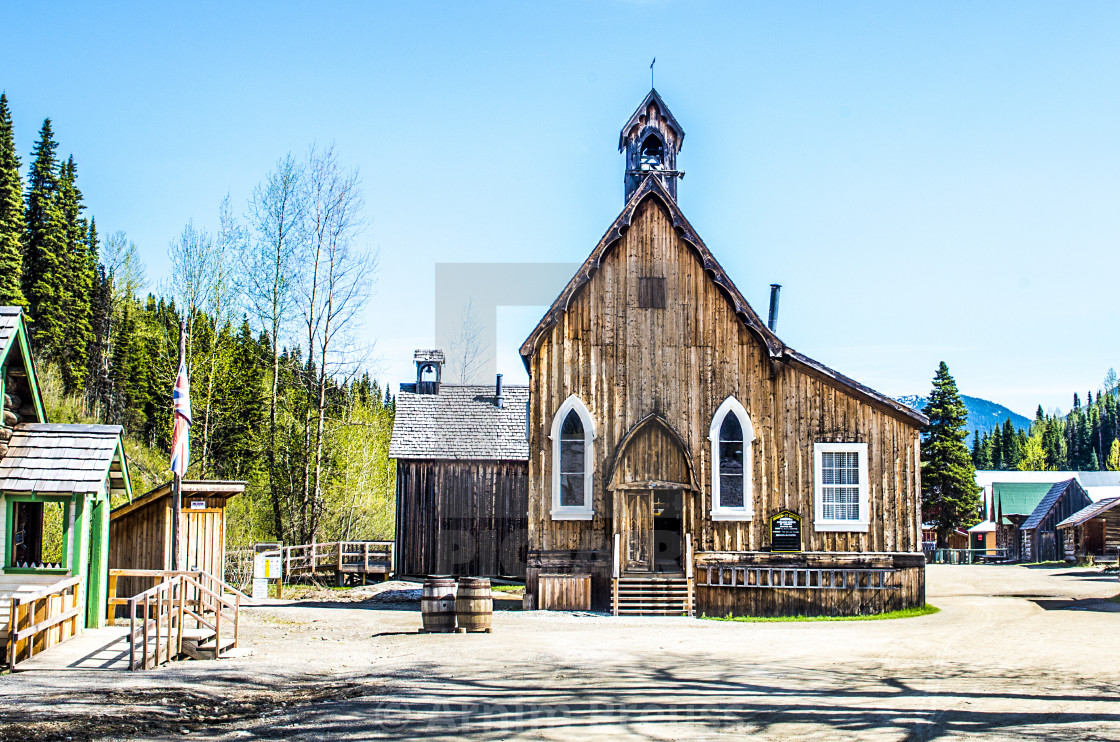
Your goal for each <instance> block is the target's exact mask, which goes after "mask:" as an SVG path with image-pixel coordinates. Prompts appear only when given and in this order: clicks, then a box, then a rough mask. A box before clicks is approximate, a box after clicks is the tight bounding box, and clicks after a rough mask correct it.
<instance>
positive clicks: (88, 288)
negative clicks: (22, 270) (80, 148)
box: [57, 155, 97, 393]
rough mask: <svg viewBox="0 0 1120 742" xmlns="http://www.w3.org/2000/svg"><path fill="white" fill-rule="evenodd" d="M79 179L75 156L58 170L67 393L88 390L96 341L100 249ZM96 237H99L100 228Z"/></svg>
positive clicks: (62, 359)
mask: <svg viewBox="0 0 1120 742" xmlns="http://www.w3.org/2000/svg"><path fill="white" fill-rule="evenodd" d="M77 180H78V166H77V165H76V164H75V163H74V157H73V155H71V156H70V157H69V159H67V161H66V162H64V163H62V165H61V166H60V167H59V172H58V200H59V206H60V208H61V209H62V216H63V219H64V221H65V224H66V247H65V251H64V253H63V258H62V274H61V275H62V284H61V286H60V295H61V305H62V320H63V322H64V323H65V327H66V340H65V344H64V345H62V346H61V348H60V349H59V352H58V354H57V355H58V363H59V367H60V370H61V371H62V382H63V387H64V388H65V390H66V391H67V393H73V392H75V391H78V390H80V389H84V387H85V381H86V377H87V375H88V374H89V349H90V345H91V344H92V343H93V327H92V314H93V313H92V311H91V310H92V305H91V302H92V299H93V279H94V272H95V270H96V266H97V252H96V248H94V249H93V251H92V252H91V250H90V224H89V222H88V221H87V220H86V219H85V218H84V217H82V212H83V211H84V210H85V205H84V204H83V203H82V192H81V191H80V190H78V183H77ZM93 237H94V239H96V231H95V232H94V234H93Z"/></svg>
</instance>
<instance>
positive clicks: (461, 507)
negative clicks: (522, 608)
mask: <svg viewBox="0 0 1120 742" xmlns="http://www.w3.org/2000/svg"><path fill="white" fill-rule="evenodd" d="M413 358H414V360H415V362H416V383H415V384H401V386H400V393H399V394H398V395H397V408H396V417H395V420H394V424H393V440H392V442H391V443H390V444H389V456H390V458H394V459H396V461H397V532H396V549H397V562H396V571H397V574H400V575H428V574H449V575H457V576H461V575H477V576H480V577H507V578H514V579H522V578H524V577H525V554H526V549H527V534H526V529H527V525H528V523H527V521H526V515H527V513H528V507H529V505H528V497H529V494H528V493H529V461H528V458H529V451H528V442H527V441H526V440H525V408H526V403H527V402H528V400H529V389H528V387H525V386H512V385H507V386H503V385H502V384H501V377H500V376H499V378H498V380H497V383H496V384H495V385H494V386H475V385H463V384H444V383H442V382H441V379H440V377H441V376H442V366H443V358H444V356H443V352H442V351H439V350H417V351H416V353H415V354H414V356H413Z"/></svg>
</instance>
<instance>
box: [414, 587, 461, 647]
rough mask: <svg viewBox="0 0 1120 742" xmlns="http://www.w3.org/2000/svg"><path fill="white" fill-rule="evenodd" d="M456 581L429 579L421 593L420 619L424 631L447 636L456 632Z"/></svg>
mask: <svg viewBox="0 0 1120 742" xmlns="http://www.w3.org/2000/svg"><path fill="white" fill-rule="evenodd" d="M455 589H456V586H455V580H453V579H451V578H450V577H429V578H428V579H426V580H424V589H423V590H421V592H420V618H421V620H423V622H424V631H426V632H429V633H432V634H446V633H450V632H452V631H455Z"/></svg>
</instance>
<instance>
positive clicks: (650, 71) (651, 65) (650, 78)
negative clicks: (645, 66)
mask: <svg viewBox="0 0 1120 742" xmlns="http://www.w3.org/2000/svg"><path fill="white" fill-rule="evenodd" d="M655 64H657V57H654V58H653V61H652V62H650V63H649V86H650V87H651V88H652V87H653V65H655Z"/></svg>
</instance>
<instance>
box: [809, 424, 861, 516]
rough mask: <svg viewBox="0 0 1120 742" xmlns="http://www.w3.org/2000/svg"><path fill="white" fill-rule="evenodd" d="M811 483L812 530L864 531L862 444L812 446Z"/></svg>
mask: <svg viewBox="0 0 1120 742" xmlns="http://www.w3.org/2000/svg"><path fill="white" fill-rule="evenodd" d="M813 481H814V484H815V490H816V496H815V501H816V502H815V511H816V512H815V514H814V515H815V517H814V519H813V527H814V528H815V529H816V530H818V531H856V532H865V531H867V526H868V523H869V512H868V503H867V493H868V479H867V444H866V443H817V444H814V446H813Z"/></svg>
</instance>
